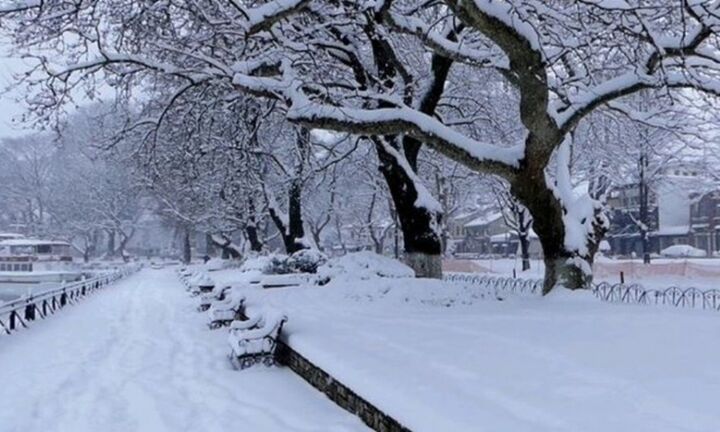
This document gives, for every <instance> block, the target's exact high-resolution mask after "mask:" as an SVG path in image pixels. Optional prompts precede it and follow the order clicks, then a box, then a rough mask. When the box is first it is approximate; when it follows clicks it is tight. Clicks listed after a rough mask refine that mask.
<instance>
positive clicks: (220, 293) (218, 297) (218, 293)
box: [198, 285, 232, 312]
mask: <svg viewBox="0 0 720 432" xmlns="http://www.w3.org/2000/svg"><path fill="white" fill-rule="evenodd" d="M231 289H232V287H231V286H230V285H226V286H224V287H222V288H220V289H217V288H215V289H213V290H212V291H210V292H209V293H202V294H200V306H198V311H200V312H204V311H206V310H208V309H210V305H212V304H213V302H216V301H222V300H225V297H226V296H227V294H228V293H229V292H230V290H231Z"/></svg>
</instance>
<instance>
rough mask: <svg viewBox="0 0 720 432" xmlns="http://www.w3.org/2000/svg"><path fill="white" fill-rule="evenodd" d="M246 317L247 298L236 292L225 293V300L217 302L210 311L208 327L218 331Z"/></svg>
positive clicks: (211, 306)
mask: <svg viewBox="0 0 720 432" xmlns="http://www.w3.org/2000/svg"><path fill="white" fill-rule="evenodd" d="M244 317H245V296H244V295H243V294H240V293H238V292H237V291H236V290H235V291H234V290H229V292H226V293H225V298H224V299H223V300H216V301H214V302H213V303H212V304H211V305H210V308H209V309H208V327H210V329H217V328H220V327H223V326H226V325H229V324H230V323H232V322H233V321H234V320H237V319H241V318H244Z"/></svg>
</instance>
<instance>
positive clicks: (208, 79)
mask: <svg viewBox="0 0 720 432" xmlns="http://www.w3.org/2000/svg"><path fill="white" fill-rule="evenodd" d="M719 8H720V6H718V5H717V4H716V3H715V2H710V1H708V2H704V1H699V2H666V1H661V0H657V1H649V2H648V1H623V2H603V1H585V0H579V1H575V2H572V3H571V4H568V2H565V1H541V0H507V1H498V0H473V1H462V2H461V1H456V0H444V1H437V2H424V1H415V0H403V1H399V0H395V1H391V0H385V1H377V2H371V3H366V2H336V1H325V0H271V1H265V2H251V1H247V2H246V1H238V0H230V1H222V0H201V1H197V0H193V1H184V0H177V1H173V2H126V1H121V0H99V1H94V2H74V1H57V2H42V1H34V0H28V1H23V2H16V1H12V2H6V4H5V5H4V6H2V7H0V12H1V13H2V16H3V18H2V20H3V22H2V24H3V27H4V28H6V29H8V30H9V31H8V33H9V37H10V38H11V39H12V40H13V41H14V42H15V44H16V47H17V49H18V50H19V51H22V53H23V54H25V55H26V56H31V57H34V58H36V59H37V60H38V61H37V67H36V68H35V69H34V70H33V71H32V72H31V73H29V74H28V75H27V76H26V78H25V80H24V81H25V83H26V84H27V89H28V94H29V95H30V96H29V99H30V102H31V103H32V107H33V109H34V113H35V114H36V115H37V116H38V117H39V118H41V119H51V118H52V117H53V116H55V115H56V114H57V113H58V110H57V108H58V107H61V106H63V105H64V104H65V103H66V102H67V101H68V100H70V99H71V98H72V96H73V95H77V94H78V90H80V89H83V90H85V92H89V93H90V94H94V93H96V92H98V91H101V90H104V89H106V88H107V87H109V88H111V89H113V90H115V92H116V95H117V96H118V97H119V98H120V99H121V100H122V101H123V102H124V103H125V104H126V105H127V106H132V107H133V112H135V107H137V108H138V109H137V113H138V114H137V115H135V114H133V117H135V118H134V119H133V121H131V122H130V123H128V124H126V125H125V127H124V135H125V136H134V137H135V138H137V139H138V141H139V142H142V143H143V150H144V153H145V155H146V156H147V159H146V161H147V162H146V163H147V164H148V166H152V167H153V170H154V172H155V175H154V176H151V179H152V185H153V187H154V188H157V190H158V194H159V195H161V196H162V190H163V188H164V187H165V186H162V185H163V184H165V185H166V186H168V187H169V186H172V187H179V188H180V190H173V191H172V192H171V193H168V194H167V195H168V196H169V197H170V196H171V197H172V198H173V199H174V200H175V201H177V202H179V201H182V200H191V201H193V202H198V200H195V199H193V198H191V197H195V196H197V197H198V199H199V200H203V199H205V200H207V199H210V200H216V199H218V198H217V197H220V199H221V200H223V201H224V202H225V204H226V205H227V206H228V207H227V208H226V209H224V210H221V211H219V212H218V213H217V214H216V215H214V217H216V218H217V220H218V221H220V220H222V221H223V222H228V223H236V224H237V227H238V228H240V227H241V229H244V230H245V231H246V232H247V230H248V229H249V230H250V231H252V230H253V229H254V228H256V225H255V224H256V222H257V221H256V220H254V219H256V214H257V213H256V212H257V210H258V208H259V207H260V206H261V205H260V204H259V203H261V202H264V203H265V204H263V205H265V206H266V207H267V210H268V212H269V214H270V217H271V220H272V222H273V223H274V224H275V226H276V227H277V228H278V231H279V233H280V235H281V237H282V241H283V243H284V244H285V246H286V249H287V250H288V251H289V252H291V251H293V250H297V249H298V248H302V247H305V246H306V245H307V244H308V236H307V235H306V233H305V226H306V225H311V224H305V223H303V221H302V203H303V194H302V191H303V190H306V189H307V188H308V186H309V185H310V184H312V182H313V181H314V180H312V179H313V178H314V177H315V176H314V175H313V174H315V173H318V172H320V171H322V172H329V171H332V169H331V167H332V166H339V162H336V159H339V160H345V159H347V158H348V157H349V156H345V155H346V153H348V152H349V151H346V150H345V147H346V146H347V145H348V144H349V143H352V144H353V148H354V146H356V145H357V146H358V148H359V147H364V148H367V147H370V148H372V149H373V151H374V153H375V155H376V158H377V159H376V162H371V160H370V158H369V157H368V156H367V155H369V153H368V152H365V153H362V155H365V156H364V157H363V161H364V163H366V164H367V163H373V164H377V167H378V168H379V171H380V174H381V176H382V179H383V180H384V183H385V184H384V186H383V187H384V188H386V189H387V191H388V193H389V196H390V197H391V201H392V206H391V207H392V212H393V214H394V218H395V219H396V220H397V221H398V224H399V227H400V229H401V231H402V234H403V240H404V242H403V247H404V256H405V260H406V261H407V262H408V263H409V264H410V265H412V266H413V267H414V268H415V270H416V272H417V273H418V275H420V276H432V277H437V276H439V274H440V272H441V268H440V256H441V253H442V229H441V227H442V224H443V216H444V215H443V212H444V210H446V209H447V205H445V206H443V205H442V204H441V203H440V202H439V200H440V201H441V200H442V199H443V194H444V193H445V191H447V184H445V185H441V183H442V181H440V180H438V181H436V182H435V184H436V185H440V186H438V187H437V188H435V190H434V192H435V193H433V188H430V187H428V185H430V184H433V182H432V178H431V177H432V176H431V175H430V174H429V173H428V171H427V170H426V169H425V167H424V166H423V164H422V163H421V159H422V155H423V154H430V151H432V152H434V155H433V156H431V158H437V157H438V156H437V155H442V156H443V157H446V158H448V159H449V160H452V161H454V162H456V163H458V164H460V165H462V166H463V167H464V169H466V170H469V171H470V172H473V173H482V174H489V175H492V176H495V177H497V178H499V179H500V180H501V183H502V184H503V185H506V186H507V187H508V188H509V191H510V193H511V194H512V199H513V200H515V201H516V202H517V203H518V204H519V205H520V206H522V208H524V209H526V210H527V213H528V217H529V218H531V219H532V227H533V229H534V231H535V232H536V233H537V235H538V237H539V239H540V242H541V244H542V247H543V254H544V260H545V268H546V274H545V285H544V291H545V292H548V291H550V290H551V289H552V288H553V287H554V286H556V285H563V286H566V287H568V288H573V289H574V288H581V287H584V286H586V285H587V284H588V283H589V281H590V280H591V265H592V262H593V259H594V256H595V253H596V251H597V249H598V246H599V243H600V241H601V240H602V238H603V235H604V234H605V232H606V230H607V228H608V221H607V218H606V217H605V214H604V211H603V193H604V190H605V189H606V185H607V183H608V182H607V181H606V180H607V176H606V173H603V169H602V168H603V167H602V166H597V165H593V164H592V162H593V161H595V162H597V159H594V158H592V157H590V156H592V154H607V153H609V152H610V150H611V149H613V148H614V147H613V146H616V145H618V146H620V147H621V148H623V147H624V143H623V142H622V141H618V140H617V138H616V137H609V136H608V137H604V138H601V139H598V140H592V139H591V138H590V137H591V136H592V134H593V133H596V132H597V131H596V130H594V129H593V128H592V125H593V124H594V123H597V122H600V123H602V122H603V121H608V120H607V118H612V117H615V118H622V119H623V120H622V121H628V120H629V121H631V122H633V123H638V124H645V125H646V126H648V127H653V128H655V129H658V128H659V126H660V125H661V124H662V123H664V122H666V121H667V118H669V117H668V116H667V115H666V113H665V108H666V107H672V106H678V102H681V101H682V100H683V99H684V98H686V97H688V96H691V97H692V98H693V99H698V98H700V97H701V96H703V95H711V96H714V95H716V94H717V93H718V91H717V89H718V81H717V74H718V67H717V65H718V64H720V62H718V59H717V58H716V52H717V44H718V38H717V28H718V25H719V23H720V21H718V18H720V10H719ZM48 53H51V55H50V54H48ZM58 54H59V55H60V58H62V59H63V61H62V62H57V61H53V59H57V58H58ZM643 95H645V98H647V97H649V98H650V99H651V100H652V106H651V107H650V108H649V109H648V108H647V107H644V106H642V104H641V103H640V104H638V103H637V101H636V99H637V98H638V97H640V96H643ZM705 104H706V106H707V107H710V108H712V106H713V104H714V100H712V99H709V100H707V101H706V103H705ZM648 111H651V112H650V113H649V114H652V115H649V114H648ZM705 112H706V113H707V112H711V113H712V112H714V111H713V110H712V109H711V110H705ZM650 118H652V120H650ZM286 122H290V123H292V124H293V125H294V126H292V127H291V126H289V125H288V124H287V123H286ZM311 129H324V130H330V131H334V133H333V134H331V135H332V136H333V137H336V138H337V140H336V141H337V143H335V144H333V145H331V146H330V147H329V149H328V150H327V153H325V154H322V153H318V152H317V151H314V150H313V145H312V144H311V141H312V140H311V139H310V138H309V137H310V136H311V133H310V132H309V131H310V130H311ZM601 130H604V131H606V130H608V128H607V127H604V128H601ZM639 135H640V136H642V135H643V134H642V133H641V134H639ZM291 142H292V143H293V144H294V145H292V147H291V148H289V147H288V146H287V143H291ZM223 148H225V149H226V151H221V150H219V149H223ZM209 149H212V151H210V150H209ZM578 152H583V153H585V154H584V155H583V157H578V155H577V153H578ZM208 154H212V155H213V157H207V155H208ZM318 156H322V157H318ZM354 157H358V156H354ZM224 158H229V159H230V160H225V159H224ZM171 159H172V160H171ZM221 159H222V165H223V166H229V167H231V172H230V173H225V176H224V180H228V179H230V180H232V181H225V182H222V181H211V182H198V181H196V180H197V179H198V177H197V176H199V175H200V173H208V172H210V173H214V174H218V172H219V171H221V170H219V169H215V167H216V166H215V165H213V164H217V163H220V162H221V161H220V160H221ZM583 161H584V162H585V163H584V164H583V163H582V162H583ZM588 161H589V162H588ZM205 164H209V165H208V166H201V165H205ZM571 165H576V166H579V167H581V168H580V169H579V170H580V171H581V172H582V174H583V176H584V177H585V178H584V179H585V180H586V181H587V182H586V185H585V187H584V188H583V190H582V191H579V190H578V188H577V187H576V186H577V180H578V179H579V178H580V177H579V176H578V172H577V171H573V172H571ZM190 166H192V167H193V168H189V167H190ZM228 174H229V175H228ZM444 174H445V173H443V176H444ZM204 175H205V174H203V176H204ZM323 175H326V174H323ZM193 176H195V177H193ZM330 177H331V178H332V176H330ZM180 179H182V180H180ZM175 183H177V184H175ZM200 183H204V186H202V187H210V188H216V187H220V188H221V189H220V190H217V191H215V190H213V191H204V190H201V187H200V186H198V185H199V184H200ZM178 184H179V185H180V186H178ZM219 185H220V186H219ZM178 192H181V193H180V194H179V195H178ZM210 192H211V193H210ZM331 195H332V194H331ZM180 197H182V198H180ZM223 197H224V198H223ZM333 199H337V196H336V198H333ZM166 201H168V203H167V205H168V207H169V208H172V206H173V205H174V204H176V202H171V201H173V200H171V199H170V198H168V199H167V200H166ZM215 208H222V207H221V206H215ZM177 213H178V214H183V217H188V218H189V220H193V221H194V222H195V223H197V220H196V219H197V218H205V217H207V215H208V214H207V213H206V212H204V213H203V214H202V215H201V216H200V215H192V214H188V212H186V211H182V212H181V211H177ZM317 222H318V223H315V222H313V224H315V227H319V226H322V219H321V220H320V221H317ZM523 229H524V228H523ZM248 235H249V236H251V234H250V233H248ZM251 243H252V242H251Z"/></svg>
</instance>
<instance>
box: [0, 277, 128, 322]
mask: <svg viewBox="0 0 720 432" xmlns="http://www.w3.org/2000/svg"><path fill="white" fill-rule="evenodd" d="M140 267H141V266H139V265H137V266H136V265H133V266H126V267H123V268H121V269H118V270H115V271H113V272H111V273H108V274H105V275H102V276H97V277H94V278H92V279H86V280H83V281H79V282H73V283H71V284H67V285H63V286H61V287H59V288H56V289H52V290H49V291H45V292H42V293H38V294H34V295H29V296H24V297H21V298H19V299H17V300H12V301H10V302H8V303H2V304H0V330H2V331H4V332H5V333H6V334H11V333H12V332H13V331H15V330H18V329H20V328H26V327H27V326H28V325H29V324H30V323H31V322H32V321H35V320H37V319H43V318H47V317H48V316H50V315H51V314H53V313H55V312H57V311H58V310H60V309H62V308H63V307H65V306H67V305H69V304H73V303H76V302H77V301H78V300H80V299H81V298H83V297H85V296H87V295H88V294H90V293H93V292H95V291H97V290H99V289H100V288H103V287H105V286H107V285H108V284H110V283H112V282H115V281H117V280H118V279H122V278H124V277H126V276H128V275H129V274H131V273H134V272H136V271H137V270H139V269H140ZM0 333H1V332H0Z"/></svg>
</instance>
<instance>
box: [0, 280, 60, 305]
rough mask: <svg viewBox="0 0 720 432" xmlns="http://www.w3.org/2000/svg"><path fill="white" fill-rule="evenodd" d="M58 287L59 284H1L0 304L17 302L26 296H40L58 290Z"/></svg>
mask: <svg viewBox="0 0 720 432" xmlns="http://www.w3.org/2000/svg"><path fill="white" fill-rule="evenodd" d="M57 286H58V283H56V282H47V283H35V284H20V283H2V282H0V303H4V302H8V301H11V300H15V299H17V298H19V297H20V296H22V295H24V294H38V293H41V292H44V291H48V290H51V289H53V288H56V287H57Z"/></svg>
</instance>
